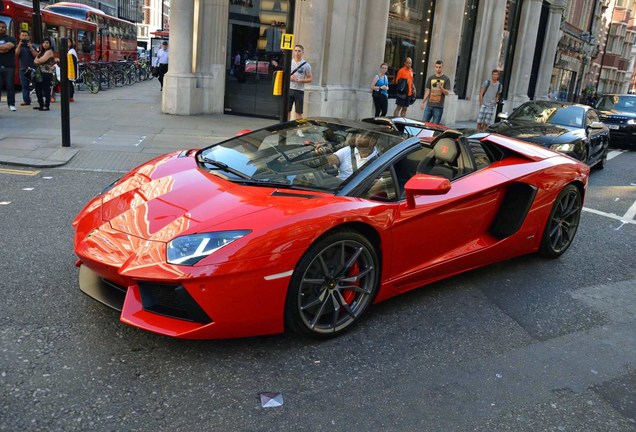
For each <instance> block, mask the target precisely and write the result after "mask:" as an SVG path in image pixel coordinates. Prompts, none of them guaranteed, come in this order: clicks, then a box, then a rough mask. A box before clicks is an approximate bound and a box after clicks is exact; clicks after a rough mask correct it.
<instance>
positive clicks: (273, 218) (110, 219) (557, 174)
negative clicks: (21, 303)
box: [73, 136, 589, 339]
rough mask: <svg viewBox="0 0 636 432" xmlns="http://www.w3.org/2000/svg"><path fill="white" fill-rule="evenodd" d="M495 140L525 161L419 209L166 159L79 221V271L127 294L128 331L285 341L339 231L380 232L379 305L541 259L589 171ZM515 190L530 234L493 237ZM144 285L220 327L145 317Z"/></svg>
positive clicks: (460, 183) (499, 165) (456, 187)
mask: <svg viewBox="0 0 636 432" xmlns="http://www.w3.org/2000/svg"><path fill="white" fill-rule="evenodd" d="M487 139H490V140H492V142H495V143H497V144H498V145H501V146H505V147H507V148H509V149H511V150H512V151H514V152H515V153H517V154H518V156H512V157H508V158H506V159H504V160H503V161H501V162H496V163H494V164H492V165H491V166H490V167H489V168H488V169H485V170H480V171H476V172H473V173H471V174H469V175H466V176H464V177H462V178H459V179H457V180H455V181H453V183H452V187H451V189H450V190H449V191H448V192H447V193H445V194H441V195H423V196H418V197H416V198H415V203H416V205H415V207H412V206H409V205H408V204H407V202H405V201H399V202H372V201H369V200H365V199H360V198H354V197H347V196H334V195H333V194H329V193H323V192H312V191H297V190H294V191H291V192H289V191H288V192H289V193H285V191H284V190H279V189H276V188H272V187H246V186H244V185H239V184H235V183H232V182H229V181H226V180H225V179H223V178H221V177H219V176H217V175H214V174H212V173H209V172H207V171H206V170H203V169H201V168H199V167H198V166H197V163H196V161H195V159H194V158H193V157H190V156H183V154H180V153H172V154H169V155H165V156H162V157H160V158H157V159H155V160H153V161H150V162H149V163H147V164H145V165H143V166H142V167H140V168H138V169H137V170H135V171H133V172H132V173H130V174H128V175H127V176H125V177H124V178H122V179H121V180H120V181H119V182H118V183H117V185H116V186H114V187H113V188H112V189H111V190H109V191H107V192H105V193H103V194H101V195H99V196H97V197H96V198H94V199H93V200H92V201H91V202H90V203H89V204H88V205H87V206H86V207H85V209H84V210H82V212H80V214H79V215H78V216H77V217H76V219H75V221H74V222H73V225H74V227H75V230H76V235H75V251H76V253H77V255H78V256H79V259H80V266H81V267H82V269H81V272H84V275H85V276H86V277H87V278H89V279H90V278H93V279H95V280H98V279H99V278H103V279H106V280H108V281H109V282H112V283H114V284H116V285H118V286H121V287H122V288H123V289H124V290H125V291H126V292H125V298H124V300H123V306H122V307H121V310H122V312H121V320H122V321H123V322H125V323H127V324H130V325H133V326H137V327H140V328H143V329H146V330H150V331H153V332H156V333H160V334H163V335H167V336H173V337H181V338H191V339H210V338H230V337H242V336H253V335H262V334H271V333H279V332H282V331H283V330H284V307H285V299H286V295H287V289H288V286H289V283H290V278H291V274H292V272H293V270H294V268H295V266H296V264H297V263H298V262H299V260H300V259H301V258H302V256H303V254H304V253H305V252H306V251H307V249H308V248H309V247H310V246H311V245H312V243H314V242H315V241H316V240H317V239H318V238H319V237H320V236H322V235H324V234H325V233H326V232H328V231H329V230H331V229H333V228H335V227H341V226H346V225H348V224H355V225H356V226H360V225H364V226H366V227H367V228H368V229H371V230H373V231H374V232H375V233H376V234H377V238H378V239H379V244H378V245H375V246H377V247H378V250H379V256H380V260H381V262H382V273H381V283H380V288H379V292H378V295H377V297H376V299H375V302H379V301H382V300H385V299H387V298H390V297H392V296H394V295H397V294H399V293H401V292H405V291H408V290H410V289H413V288H416V287H420V286H422V285H424V284H426V283H429V282H432V281H436V280H439V279H442V278H445V277H448V276H451V275H454V274H457V273H461V272H464V271H467V270H470V269H473V268H476V267H480V266H484V265H488V264H491V263H494V262H498V261H502V260H505V259H509V258H512V257H515V256H519V255H523V254H528V253H532V252H536V251H537V249H538V247H539V244H540V240H541V235H542V233H543V230H544V224H545V222H546V219H547V216H548V214H549V212H550V210H551V207H552V203H553V202H554V199H555V197H556V195H557V194H558V193H559V191H560V190H561V189H562V188H563V186H564V184H566V183H571V182H575V183H576V184H578V185H579V186H580V187H581V188H582V189H583V190H584V188H585V185H586V183H587V175H588V173H589V168H588V167H586V166H585V165H583V164H580V163H578V162H576V161H574V160H573V159H570V158H568V157H566V156H562V155H559V154H556V153H554V152H551V151H549V150H546V149H544V148H541V147H538V146H529V145H523V144H518V142H517V141H514V140H511V139H507V138H503V137H499V136H490V137H488V138H487ZM511 181H516V182H523V183H526V184H530V185H533V186H534V187H536V188H537V194H536V197H535V199H534V203H533V205H532V207H531V208H530V210H529V212H528V214H527V216H526V218H525V220H524V222H523V224H522V226H521V228H520V229H519V230H518V231H517V232H516V233H514V234H512V235H511V236H508V237H506V238H504V239H498V238H495V237H494V236H493V235H491V234H489V232H488V228H489V226H490V225H491V224H492V222H493V220H494V218H495V215H496V213H497V210H498V208H499V205H500V204H501V201H502V199H503V196H504V193H505V191H506V188H507V185H508V184H510V182H511ZM476 215H479V217H476ZM225 230H228V231H229V230H251V233H250V234H249V235H246V236H244V237H242V238H240V239H238V240H236V241H234V242H232V243H230V244H228V245H227V246H225V247H223V248H221V249H219V250H218V251H216V252H214V253H213V254H211V255H209V256H207V257H206V258H204V259H202V260H201V261H200V262H199V263H198V264H196V265H194V266H185V265H173V264H169V263H168V262H167V260H166V248H167V243H168V242H169V241H170V240H172V239H173V238H175V237H178V236H182V235H187V234H195V233H201V232H209V231H225ZM84 267H87V268H84ZM140 281H146V282H157V283H168V282H169V283H174V284H180V285H181V286H182V287H183V288H185V290H186V291H187V293H188V294H189V295H190V296H191V297H192V298H193V299H194V301H195V302H196V303H197V304H198V305H199V306H200V307H201V309H203V310H204V311H205V313H207V314H208V316H209V317H210V318H211V320H212V322H210V323H197V322H191V321H187V320H181V319H176V318H172V317H169V316H164V315H161V314H158V313H154V312H149V311H147V310H145V309H144V307H143V305H142V298H141V295H140V290H139V285H138V284H139V282H140Z"/></svg>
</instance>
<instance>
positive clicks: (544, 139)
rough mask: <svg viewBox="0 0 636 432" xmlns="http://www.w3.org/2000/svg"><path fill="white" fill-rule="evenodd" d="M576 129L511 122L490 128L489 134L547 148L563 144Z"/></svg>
mask: <svg viewBox="0 0 636 432" xmlns="http://www.w3.org/2000/svg"><path fill="white" fill-rule="evenodd" d="M574 129H575V128H568V127H565V126H558V125H553V124H549V123H529V122H515V121H511V120H505V121H502V122H500V123H495V124H494V125H491V126H489V127H488V131H489V132H495V133H498V134H501V135H504V136H508V137H511V138H517V139H520V140H523V141H530V142H533V143H536V144H541V145H543V146H546V147H549V146H550V145H551V144H555V143H559V142H561V141H562V139H563V137H564V135H566V134H569V133H571V132H572V131H573V130H574Z"/></svg>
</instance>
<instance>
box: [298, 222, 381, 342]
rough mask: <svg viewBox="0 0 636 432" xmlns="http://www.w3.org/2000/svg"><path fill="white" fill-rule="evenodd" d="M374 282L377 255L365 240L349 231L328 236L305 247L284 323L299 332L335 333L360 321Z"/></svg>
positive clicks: (316, 335)
mask: <svg viewBox="0 0 636 432" xmlns="http://www.w3.org/2000/svg"><path fill="white" fill-rule="evenodd" d="M379 284H380V266H379V264H378V255H377V252H376V250H375V248H374V247H373V245H371V243H370V242H369V240H367V239H366V238H365V237H364V236H362V235H361V234H360V233H358V232H357V231H353V230H339V231H335V232H333V233H331V234H328V235H327V236H325V237H324V238H322V239H320V240H318V241H317V242H316V243H314V244H313V245H312V246H311V247H310V248H309V249H308V250H307V252H306V253H305V255H303V257H302V259H301V260H300V261H299V263H298V265H297V266H296V269H295V270H294V273H293V275H292V278H291V282H290V285H289V290H288V292H287V300H286V303H285V325H286V327H287V328H289V329H291V330H293V331H295V332H296V333H299V334H301V335H304V336H310V337H314V338H329V337H334V336H337V335H339V334H341V333H342V332H344V331H346V330H348V329H349V328H350V327H351V326H352V325H353V324H354V323H356V322H357V321H358V320H359V318H360V316H362V314H363V313H364V312H365V311H366V310H367V308H368V307H369V306H370V305H371V303H372V302H373V299H374V298H375V296H376V294H377V291H378V287H379Z"/></svg>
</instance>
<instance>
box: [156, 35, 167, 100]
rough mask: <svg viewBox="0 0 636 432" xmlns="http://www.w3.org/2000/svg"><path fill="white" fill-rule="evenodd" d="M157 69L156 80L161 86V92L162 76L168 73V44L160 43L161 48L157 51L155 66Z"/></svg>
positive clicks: (165, 42)
mask: <svg viewBox="0 0 636 432" xmlns="http://www.w3.org/2000/svg"><path fill="white" fill-rule="evenodd" d="M155 67H156V68H157V73H158V75H157V79H158V80H159V84H161V90H163V76H164V75H165V74H166V72H168V42H167V41H163V42H161V48H159V50H158V51H157V63H156V64H155Z"/></svg>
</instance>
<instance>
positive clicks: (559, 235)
mask: <svg viewBox="0 0 636 432" xmlns="http://www.w3.org/2000/svg"><path fill="white" fill-rule="evenodd" d="M582 209H583V206H582V199H581V192H580V191H579V189H578V188H577V187H576V186H574V185H567V186H566V187H565V188H563V190H562V191H561V192H560V193H559V195H558V196H557V198H556V200H554V205H553V206H552V211H550V216H548V221H547V222H546V225H545V229H544V230H543V237H542V238H541V246H540V248H539V254H541V255H542V256H544V257H546V258H557V257H559V256H561V254H563V252H565V251H566V250H567V249H568V248H569V247H570V245H571V244H572V241H573V240H574V236H575V235H576V230H577V228H578V227H579V219H580V218H581V210H582Z"/></svg>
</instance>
